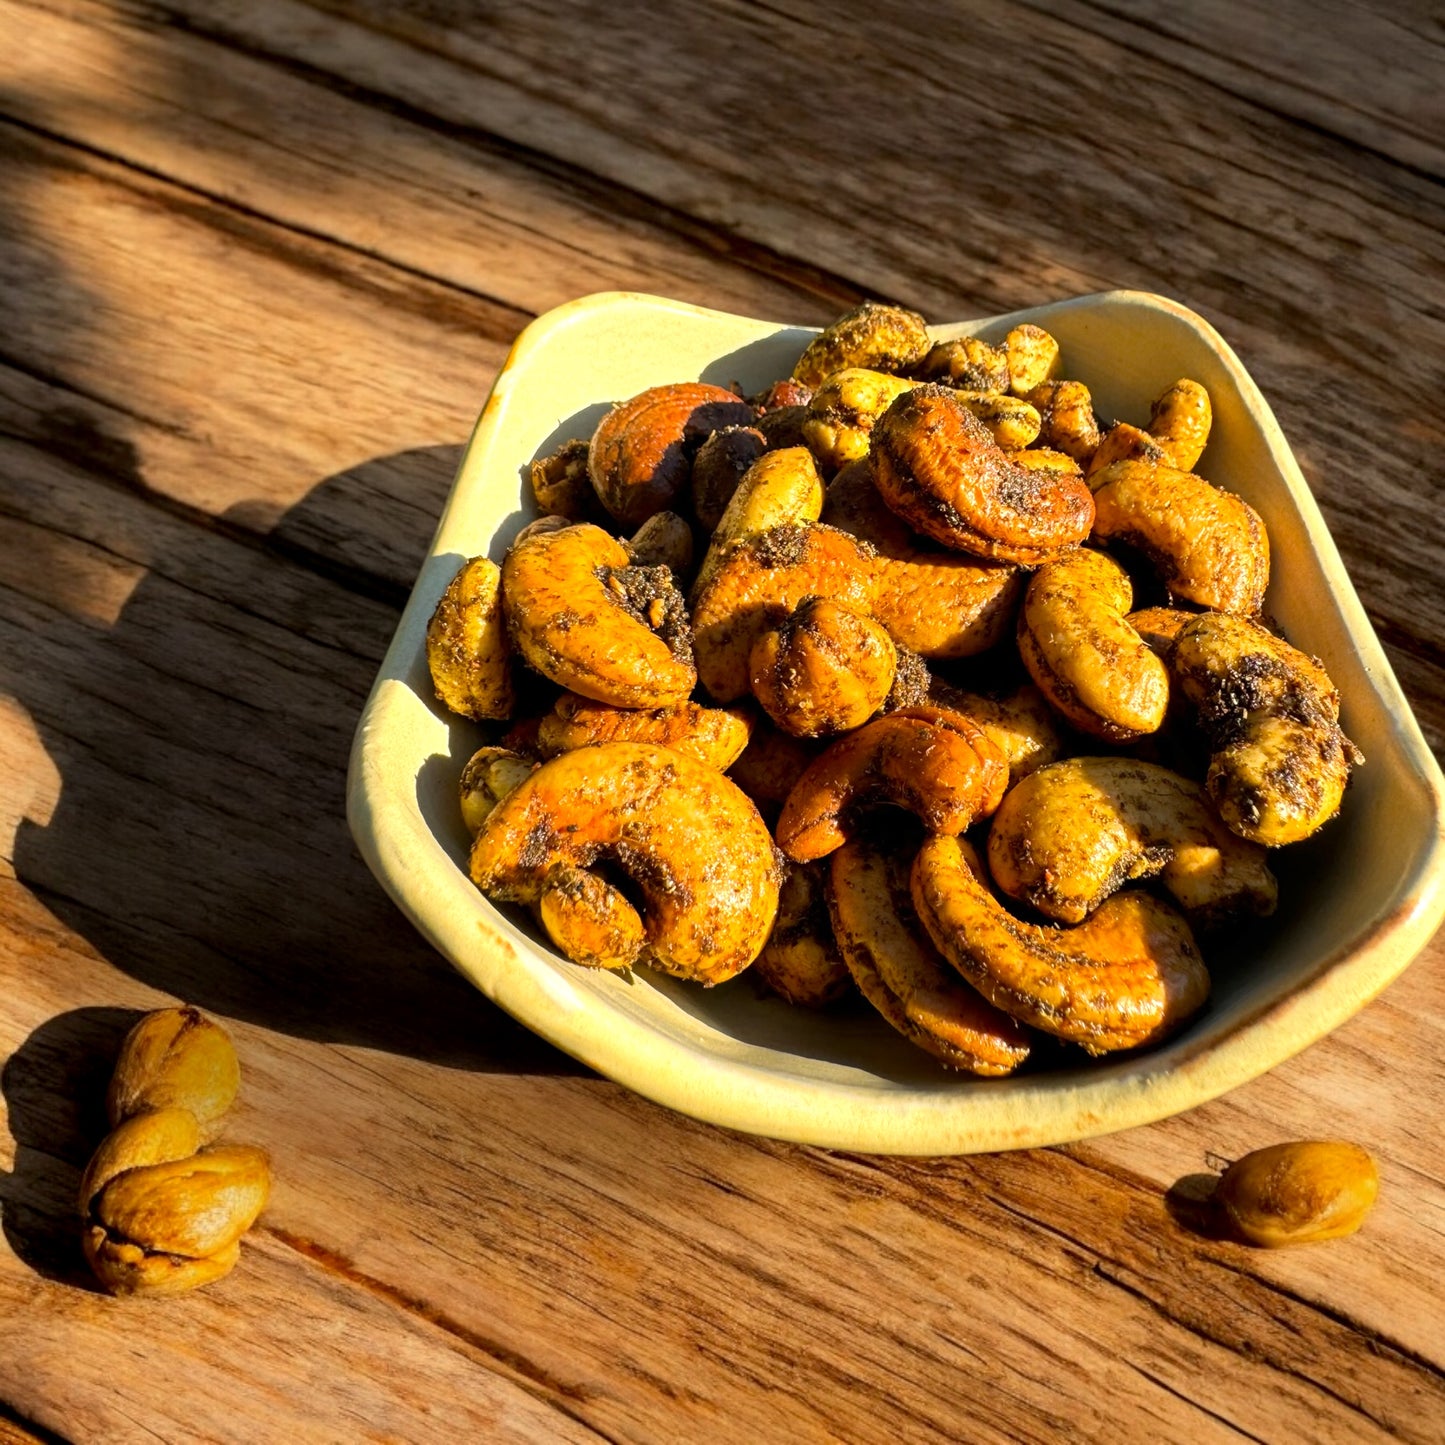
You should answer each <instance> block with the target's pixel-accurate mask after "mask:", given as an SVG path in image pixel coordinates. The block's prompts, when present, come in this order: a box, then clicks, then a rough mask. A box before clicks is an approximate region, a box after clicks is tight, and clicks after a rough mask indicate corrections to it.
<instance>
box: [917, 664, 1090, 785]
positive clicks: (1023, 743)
mask: <svg viewBox="0 0 1445 1445" xmlns="http://www.w3.org/2000/svg"><path fill="white" fill-rule="evenodd" d="M929 698H930V701H932V702H934V703H935V704H937V705H938V706H939V707H946V708H948V709H949V710H950V711H951V712H961V713H962V714H963V715H964V716H965V717H966V718H971V719H972V720H973V721H974V723H976V724H977V725H978V727H979V728H980V729H982V731H983V734H984V736H985V737H987V738H988V740H989V741H990V742H991V743H992V744H993V745H994V746H995V747H996V748H997V749H998V750H999V752H1000V753H1001V754H1002V755H1003V759H1004V761H1005V762H1006V763H1007V764H1008V771H1009V786H1010V787H1012V786H1013V785H1014V784H1015V783H1017V782H1019V781H1020V780H1021V779H1023V778H1026V777H1028V776H1029V774H1030V773H1033V772H1036V771H1037V770H1038V769H1039V768H1042V767H1046V766H1047V765H1048V764H1049V763H1052V762H1056V761H1057V760H1058V759H1059V758H1061V757H1063V755H1064V737H1063V734H1062V733H1061V732H1060V731H1059V724H1058V722H1057V720H1056V715H1055V713H1054V711H1053V709H1052V708H1051V707H1050V706H1049V704H1048V702H1047V700H1046V699H1045V698H1044V695H1043V693H1041V692H1040V691H1039V690H1038V688H1036V687H1035V686H1034V685H1033V684H1032V683H1025V684H1024V685H1023V686H1022V687H1017V688H1015V689H1013V691H1011V692H1005V693H1000V694H998V695H997V696H992V695H988V694H985V693H977V692H960V691H959V690H958V689H957V688H956V687H950V686H949V685H948V684H947V683H940V682H936V681H935V683H934V684H933V686H932V687H931V688H930V689H929Z"/></svg>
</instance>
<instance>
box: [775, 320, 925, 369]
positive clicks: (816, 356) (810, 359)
mask: <svg viewBox="0 0 1445 1445" xmlns="http://www.w3.org/2000/svg"><path fill="white" fill-rule="evenodd" d="M930 344H931V343H930V338H929V335H928V326H927V323H926V322H925V321H924V319H923V318H922V317H921V316H920V315H919V314H918V313H917V312H916V311H909V310H908V309H907V308H906V307H903V306H882V305H880V304H879V303H878V302H876V301H865V302H863V304H862V305H861V306H855V307H854V308H853V309H852V310H851V311H845V312H844V313H843V315H841V316H840V317H839V318H838V319H837V320H836V321H835V322H833V323H832V325H831V326H825V327H824V328H823V330H822V331H821V332H819V333H818V335H817V336H815V337H814V338H813V339H812V340H811V341H810V342H809V343H808V345H807V348H806V349H805V350H804V352H803V354H802V355H801V356H800V357H799V358H798V362H797V365H796V366H794V367H793V379H794V380H795V381H801V382H802V383H803V384H804V385H805V386H811V387H818V386H821V385H822V384H823V382H824V381H826V380H827V379H828V378H829V377H830V376H832V375H833V373H834V372H835V371H842V370H843V369H844V368H845V367H850V366H851V367H872V368H876V369H877V370H879V371H902V370H903V369H904V368H905V367H907V366H911V365H912V364H913V363H914V362H915V361H918V360H919V359H920V358H922V357H923V356H924V355H925V354H926V353H927V351H928V348H929V345H930Z"/></svg>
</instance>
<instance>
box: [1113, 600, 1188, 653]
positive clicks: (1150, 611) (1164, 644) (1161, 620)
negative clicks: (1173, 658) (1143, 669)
mask: <svg viewBox="0 0 1445 1445" xmlns="http://www.w3.org/2000/svg"><path fill="white" fill-rule="evenodd" d="M1198 616H1199V614H1198V613H1197V612H1185V611H1184V610H1183V609H1182V608H1180V607H1141V608H1140V609H1139V611H1138V612H1131V613H1130V614H1129V615H1128V616H1127V617H1126V618H1125V619H1124V621H1125V622H1127V623H1128V624H1129V626H1130V627H1132V628H1133V629H1134V631H1135V632H1137V633H1138V634H1139V636H1140V637H1142V638H1143V639H1144V641H1145V642H1147V643H1148V644H1149V647H1150V649H1151V650H1152V651H1153V653H1154V656H1155V657H1157V658H1159V660H1160V661H1161V662H1167V661H1168V660H1169V649H1170V648H1172V647H1173V646H1174V639H1175V638H1176V637H1178V636H1179V632H1180V629H1181V628H1183V627H1185V626H1186V625H1187V624H1188V623H1190V622H1193V621H1194V619H1195V618H1196V617H1198Z"/></svg>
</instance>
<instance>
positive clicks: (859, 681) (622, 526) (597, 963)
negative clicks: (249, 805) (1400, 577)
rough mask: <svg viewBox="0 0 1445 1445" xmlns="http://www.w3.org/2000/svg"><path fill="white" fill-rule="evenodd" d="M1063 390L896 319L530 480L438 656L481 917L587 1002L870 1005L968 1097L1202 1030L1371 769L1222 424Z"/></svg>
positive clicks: (1018, 348) (1011, 339) (647, 419)
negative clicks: (483, 725)
mask: <svg viewBox="0 0 1445 1445" xmlns="http://www.w3.org/2000/svg"><path fill="white" fill-rule="evenodd" d="M1059 369H1060V357H1059V347H1058V344H1057V342H1056V341H1055V340H1054V338H1053V337H1051V336H1050V335H1049V334H1048V333H1047V332H1046V331H1044V330H1042V329H1041V328H1039V327H1037V326H1031V325H1022V326H1017V327H1015V328H1014V329H1013V330H1012V331H1010V332H1009V333H1008V335H1007V336H1006V337H1005V338H1004V340H1003V342H1002V344H999V345H993V344H990V343H989V342H986V341H983V340H981V339H979V338H976V337H965V338H962V339H960V340H954V341H945V342H939V343H937V344H935V343H934V341H933V340H932V338H931V337H930V336H929V334H928V331H927V329H926V327H925V325H924V322H923V319H922V318H921V317H920V316H918V315H916V314H915V313H914V312H911V311H907V310H904V309H903V308H900V307H894V306H882V305H877V304H873V303H866V304H864V305H862V306H860V307H858V308H856V309H855V310H853V311H850V312H849V313H848V314H847V315H845V316H843V317H841V318H840V319H839V320H838V321H837V322H835V323H834V324H833V325H832V326H829V327H828V328H826V329H825V330H824V331H823V332H822V333H821V334H820V335H819V336H818V337H816V338H815V339H814V340H813V341H812V342H811V344H810V345H809V346H808V347H807V349H806V350H805V351H804V352H803V355H802V356H801V358H800V359H799V361H798V363H797V365H796V366H795V368H794V370H793V374H792V376H791V377H788V378H786V379H783V380H781V381H778V382H776V383H775V384H774V385H773V386H771V387H770V388H768V390H766V391H765V392H763V393H761V394H760V395H757V396H754V397H750V398H745V397H743V396H741V395H739V394H737V393H736V392H734V391H730V390H727V389H724V388H721V387H716V386H709V385H705V384H703V383H699V382H679V383H676V384H673V385H668V386H658V387H653V388H651V389H650V390H648V391H645V392H643V393H642V394H641V395H639V396H635V397H631V398H629V399H627V400H625V401H623V402H621V403H620V404H618V405H617V406H615V407H614V408H613V409H612V411H611V412H610V413H608V415H606V416H605V417H604V418H603V420H602V422H601V423H600V425H599V426H598V428H597V430H596V432H595V433H594V435H593V436H592V437H590V438H586V439H581V438H579V439H576V440H573V441H569V442H567V443H566V444H565V445H563V446H562V447H561V448H559V449H558V450H557V451H556V452H554V453H552V454H551V455H548V456H545V457H542V458H540V459H538V460H537V461H536V462H534V463H533V464H532V466H531V484H532V491H533V494H534V498H535V501H536V505H537V510H538V512H539V514H540V515H539V517H538V519H537V520H536V521H534V522H532V523H531V524H530V525H529V526H528V527H526V528H525V529H524V530H523V531H522V532H521V533H520V534H519V536H518V537H517V539H516V541H515V542H514V543H513V545H512V547H511V549H510V550H509V551H508V553H507V554H506V557H505V558H504V560H503V562H502V564H501V566H500V567H498V566H497V565H496V564H494V563H493V562H491V561H489V560H487V559H486V558H474V559H472V560H471V561H469V562H467V563H466V564H465V565H464V566H463V567H462V568H461V569H460V570H459V571H458V573H457V575H456V577H455V578H454V580H453V581H452V583H451V585H450V586H449V587H448V588H447V590H446V593H445V595H444V596H443V597H442V598H441V600H440V602H439V604H438V606H437V609H436V612H435V614H434V615H433V617H432V619H431V623H430V626H429V628H428V632H427V655H428V661H429V664H430V669H431V675H432V679H433V683H434V686H435V689H436V694H437V697H438V699H439V700H440V701H441V702H442V703H443V704H444V705H445V706H446V707H447V708H449V709H451V710H453V711H455V712H457V713H461V714H463V715H465V716H467V717H471V718H474V719H477V720H479V721H484V722H490V723H494V724H506V725H507V727H506V729H505V731H503V730H502V729H501V728H498V729H497V730H496V731H497V732H499V733H501V735H500V736H493V738H492V739H491V740H490V741H489V742H488V744H487V745H486V746H484V747H482V748H481V749H479V750H478V752H477V753H476V754H475V756H473V757H472V759H471V760H470V762H468V764H467V766H466V768H465V770H464V772H463V774H462V779H461V808H462V815H463V817H464V819H465V821H466V823H467V826H468V828H469V830H470V831H471V833H472V835H473V844H472V849H471V856H470V865H469V866H470V873H471V877H472V879H473V881H474V882H475V883H476V884H477V886H478V887H479V888H480V889H481V890H482V891H483V892H484V893H485V894H486V896H487V897H488V898H489V899H491V900H493V901H494V902H498V903H512V904H520V905H522V906H523V907H525V908H527V909H529V910H531V912H532V914H533V916H534V917H535V919H536V920H537V922H538V924H539V925H540V927H541V929H542V930H543V931H545V933H546V935H547V937H548V938H549V939H550V940H551V942H552V943H553V944H554V945H555V947H556V948H557V949H558V950H559V951H560V952H561V953H562V954H564V955H565V956H566V957H567V958H568V959H571V960H572V961H574V962H575V963H578V964H583V965H586V966H590V967H596V968H608V969H620V970H627V969H631V968H633V967H636V966H647V967H650V968H655V969H660V970H662V971H664V972H666V973H669V974H672V975H674V976H677V977H680V978H685V979H691V980H694V981H697V982H700V983H703V984H705V985H709V986H710V985H713V984H716V983H721V982H723V981H725V980H727V979H730V978H732V977H734V976H735V975H736V974H738V973H740V972H741V971H742V970H743V969H746V968H749V967H751V968H752V970H753V974H754V976H755V977H758V978H760V979H761V980H762V981H763V982H764V983H765V984H766V985H767V986H768V987H769V988H770V989H772V990H773V991H774V992H776V993H778V994H780V995H782V996H783V997H784V998H786V999H788V1000H790V1001H791V1002H793V1003H796V1004H800V1005H804V1006H809V1007H823V1006H826V1005H829V1004H831V1003H833V1002H835V1001H837V1000H838V999H840V998H842V997H844V996H845V995H849V994H854V995H856V994H858V993H861V995H862V996H863V997H864V998H865V999H867V1000H868V1002H869V1003H870V1004H872V1005H873V1006H874V1007H875V1008H876V1009H877V1011H878V1012H879V1013H880V1014H881V1015H882V1016H883V1017H884V1018H885V1019H886V1020H887V1021H888V1022H889V1023H890V1024H891V1025H893V1026H894V1027H895V1028H896V1029H897V1030H898V1031H899V1032H900V1033H902V1034H903V1035H904V1036H905V1037H907V1038H909V1039H910V1040H912V1041H913V1042H914V1043H916V1044H918V1045H919V1046H920V1047H921V1048H923V1049H925V1050H927V1051H928V1052H929V1053H931V1054H933V1055H934V1056H935V1057H936V1058H937V1059H939V1060H940V1061H941V1062H942V1063H944V1064H945V1065H947V1066H949V1067H953V1068H959V1069H964V1070H968V1071H970V1072H972V1073H977V1074H985V1075H1000V1074H1006V1073H1009V1072H1011V1071H1012V1070H1014V1069H1016V1068H1018V1067H1019V1066H1020V1065H1021V1064H1022V1063H1024V1061H1025V1060H1026V1059H1028V1057H1029V1056H1030V1052H1031V1049H1032V1047H1033V1045H1034V1043H1035V1042H1036V1041H1037V1038H1038V1035H1039V1034H1041V1033H1042V1034H1046V1035H1051V1036H1053V1037H1054V1038H1056V1039H1059V1040H1063V1041H1065V1042H1067V1043H1072V1044H1077V1045H1079V1046H1081V1047H1082V1048H1083V1049H1084V1050H1086V1051H1088V1052H1089V1053H1092V1054H1099V1053H1105V1052H1110V1051H1114V1050H1119V1049H1132V1048H1137V1047H1139V1046H1141V1045H1144V1044H1149V1043H1152V1042H1155V1041H1157V1040H1159V1039H1161V1038H1164V1037H1166V1036H1167V1035H1169V1034H1170V1033H1172V1032H1173V1031H1174V1030H1176V1029H1178V1028H1179V1027H1180V1026H1181V1025H1182V1024H1183V1023H1184V1022H1185V1021H1186V1020H1187V1019H1188V1018H1190V1017H1191V1016H1192V1015H1193V1014H1194V1013H1195V1012H1196V1011H1197V1010H1198V1009H1200V1008H1201V1007H1202V1006H1203V1005H1204V1003H1205V1001H1206V1000H1207V998H1208V994H1209V986H1210V984H1209V974H1208V971H1207V969H1206V966H1205V962H1204V958H1203V955H1202V953H1201V951H1200V946H1199V942H1198V936H1199V935H1204V936H1207V935H1208V934H1209V933H1210V932H1211V931H1212V930H1215V929H1217V928H1219V927H1220V926H1222V925H1225V924H1230V923H1233V922H1235V921H1237V920H1240V919H1243V918H1249V917H1257V916H1262V915H1266V914H1268V913H1270V912H1271V911H1272V910H1273V909H1274V907H1275V903H1276V898H1277V887H1276V883H1275V879H1274V876H1273V874H1272V873H1271V871H1270V869H1269V867H1268V863H1267V850H1268V849H1270V848H1274V847H1279V846H1282V845H1285V844H1289V843H1293V842H1297V841H1299V840H1300V839H1303V838H1306V837H1308V836H1310V835H1311V834H1312V833H1314V832H1315V831H1316V830H1317V829H1319V828H1320V827H1322V826H1323V825H1324V824H1325V823H1326V822H1328V821H1329V820H1330V819H1331V818H1332V817H1333V816H1334V815H1335V814H1336V812H1337V811H1338V808H1339V805H1340V800H1341V796H1342V794H1343V791H1344V788H1345V785H1346V783H1347V782H1348V780H1349V775H1350V769H1351V767H1352V766H1354V765H1357V764H1358V763H1359V762H1360V761H1362V760H1361V759H1360V758H1359V755H1358V754H1357V753H1356V751H1355V750H1354V748H1353V747H1352V745H1351V744H1350V743H1349V741H1348V739H1347V738H1346V737H1345V735H1344V734H1343V732H1342V731H1341V730H1340V726H1339V721H1338V718H1339V699H1338V694H1337V692H1336V690H1335V688H1334V686H1333V684H1332V683H1331V682H1330V679H1329V678H1328V676H1327V675H1326V674H1325V671H1324V669H1323V667H1322V666H1321V665H1320V664H1319V663H1318V662H1317V661H1316V660H1315V659H1313V658H1310V657H1308V656H1306V655H1304V654H1303V653H1301V652H1298V651H1297V650H1295V649H1294V648H1292V647H1291V646H1290V645H1289V644H1288V643H1287V642H1286V641H1284V640H1283V639H1282V638H1281V637H1280V636H1279V635H1278V634H1277V631H1276V630H1275V629H1274V628H1273V627H1272V626H1271V625H1270V624H1269V623H1268V621H1267V620H1265V619H1264V618H1263V617H1262V607H1263V603H1264V595H1265V589H1266V587H1267V585H1268V582H1269V540H1268V536H1267V534H1266V531H1265V527H1264V524H1263V522H1262V521H1261V519H1260V517H1259V516H1258V514H1257V513H1256V512H1255V511H1254V510H1253V509H1252V508H1251V507H1250V506H1249V505H1248V504H1247V503H1246V502H1244V501H1243V500H1242V499H1241V498H1239V497H1237V496H1235V495H1233V494H1232V493H1230V492H1228V491H1225V490H1224V489H1222V488H1220V487H1218V486H1216V485H1214V484H1213V483H1212V482H1210V481H1208V480H1206V479H1205V477H1204V476H1202V475H1200V474H1199V473H1198V471H1196V468H1197V467H1198V466H1199V464H1200V459H1201V457H1202V456H1203V454H1204V452H1205V448H1206V445H1207V443H1208V439H1209V432H1210V426H1211V406H1210V400H1209V396H1208V393H1207V392H1206V391H1205V389H1204V388H1203V387H1202V386H1200V385H1199V384H1198V383H1197V382H1194V381H1191V380H1188V379H1183V380H1180V381H1178V382H1176V383H1175V384H1174V385H1173V386H1171V387H1169V388H1168V389H1167V390H1166V391H1165V392H1164V393H1163V394H1162V395H1161V396H1160V397H1159V398H1158V400H1157V401H1156V402H1155V403H1154V405H1153V408H1152V411H1151V414H1150V416H1149V418H1148V419H1147V421H1144V424H1143V425H1139V426H1136V425H1134V424H1133V423H1131V422H1129V421H1113V422H1103V421H1101V420H1100V419H1099V418H1098V417H1097V416H1096V414H1095V411H1094V407H1093V402H1092V399H1091V397H1090V394H1089V391H1088V388H1087V387H1086V386H1085V385H1084V384H1083V383H1082V382H1080V381H1076V380H1070V379H1067V378H1065V377H1062V376H1060V375H1059V374H1058V373H1059ZM1141 420H1142V419H1141ZM1136 583H1138V584H1139V585H1140V586H1141V587H1143V588H1145V589H1147V591H1148V592H1149V593H1150V594H1151V596H1150V597H1149V599H1147V600H1149V601H1150V602H1151V603H1152V605H1149V606H1147V607H1144V608H1142V609H1137V610H1136V609H1135V597H1134V589H1135V585H1136ZM967 834H971V835H972V838H971V839H970V838H969V837H967V836H965V835H967ZM1145 882H1148V883H1149V884H1150V886H1149V887H1147V888H1145V887H1128V888H1126V887H1125V885H1127V884H1141V883H1145Z"/></svg>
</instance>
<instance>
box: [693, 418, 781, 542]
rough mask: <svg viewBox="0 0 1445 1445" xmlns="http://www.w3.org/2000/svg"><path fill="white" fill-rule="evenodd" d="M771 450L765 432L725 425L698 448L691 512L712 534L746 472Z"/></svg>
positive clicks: (694, 460)
mask: <svg viewBox="0 0 1445 1445" xmlns="http://www.w3.org/2000/svg"><path fill="white" fill-rule="evenodd" d="M767 449H768V444H767V440H766V439H765V437H764V436H763V433H762V432H761V431H760V430H759V429H758V428H757V427H752V426H725V427H723V428H722V429H721V430H720V431H715V432H714V433H713V434H712V435H711V436H710V437H709V438H708V439H707V440H706V441H705V442H704V443H703V444H702V446H701V447H699V448H698V453H697V455H696V456H695V457H694V458H693V461H692V510H693V514H694V515H695V516H696V517H697V520H698V521H699V522H700V523H701V524H702V525H703V526H704V527H705V528H706V529H707V530H708V531H709V532H711V531H712V530H713V529H714V528H715V527H716V526H717V524H718V523H719V522H720V521H722V517H723V513H724V512H725V511H727V506H728V503H729V502H730V501H732V499H733V493H734V492H736V491H737V489H738V483H739V482H740V481H742V479H743V473H744V472H746V471H747V469H748V468H749V467H750V466H752V464H753V463H754V462H755V461H757V459H758V458H759V457H760V456H762V454H763V453H764V452H765V451H766V450H767Z"/></svg>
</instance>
